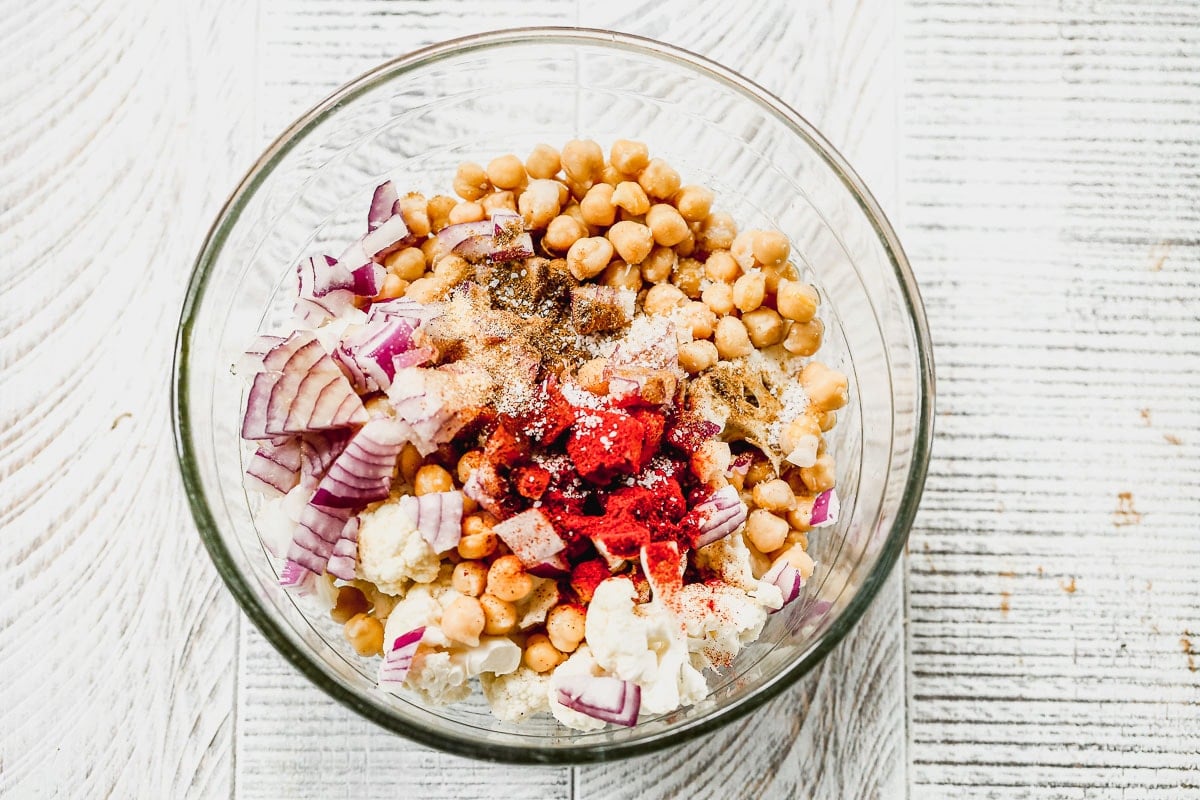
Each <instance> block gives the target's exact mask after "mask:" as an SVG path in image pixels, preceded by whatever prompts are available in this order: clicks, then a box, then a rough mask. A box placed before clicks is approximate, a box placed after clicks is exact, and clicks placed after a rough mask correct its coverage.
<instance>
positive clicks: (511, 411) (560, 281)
mask: <svg viewBox="0 0 1200 800" xmlns="http://www.w3.org/2000/svg"><path fill="white" fill-rule="evenodd" d="M452 186H453V191H454V193H455V195H456V196H451V195H441V194H439V195H435V196H432V197H426V196H425V195H423V194H420V193H417V192H409V193H407V194H403V195H401V194H400V191H399V190H398V189H397V188H396V186H395V185H394V184H393V183H392V182H391V181H385V182H384V183H382V184H380V185H379V186H378V187H376V189H375V191H374V193H373V196H372V198H371V202H370V204H369V207H368V209H367V219H366V226H365V232H364V233H363V234H362V236H361V237H359V238H358V239H357V240H355V241H354V242H352V243H350V244H349V245H348V246H347V247H346V249H345V251H344V252H342V253H341V254H340V255H338V256H337V257H336V258H335V257H333V256H330V255H326V254H320V255H315V256H311V257H306V258H304V259H303V260H302V261H301V262H300V263H299V264H298V265H297V266H296V269H295V281H296V283H295V285H296V289H297V295H296V301H295V319H294V322H293V324H292V326H291V327H290V328H289V329H288V330H284V331H278V332H273V333H270V334H264V335H261V336H259V337H258V338H257V339H256V340H255V341H254V342H253V343H252V344H251V346H250V347H249V348H248V351H247V353H246V356H245V358H244V359H243V360H242V361H241V362H240V363H239V364H238V365H237V367H236V369H237V370H238V371H239V373H240V374H244V375H245V376H246V378H247V382H248V387H249V388H248V391H247V395H246V405H245V414H244V418H243V422H242V437H243V439H244V440H245V441H246V443H247V444H246V451H245V455H246V485H247V487H248V488H250V489H252V490H254V491H256V492H258V493H260V494H261V495H262V496H263V499H262V501H261V502H260V503H259V505H258V508H257V511H256V514H255V522H256V525H257V526H258V529H259V533H260V535H261V536H262V539H263V541H264V543H265V544H266V545H267V547H268V549H269V550H270V551H271V553H272V554H273V555H274V556H275V558H277V559H278V572H279V576H280V584H281V585H282V586H283V587H284V588H285V589H286V590H287V591H290V592H294V593H296V594H297V595H302V596H307V597H309V598H310V599H315V601H316V602H318V603H321V604H323V605H324V606H325V607H326V608H327V610H328V613H329V614H330V615H331V616H332V618H333V619H334V620H335V621H336V622H338V623H340V624H341V625H343V627H344V633H345V638H346V640H347V642H348V644H349V645H350V646H351V647H352V648H353V649H354V650H355V651H356V652H357V653H358V654H359V655H360V656H362V657H364V658H374V659H377V661H378V675H379V678H378V683H379V688H380V690H382V691H385V692H392V693H395V694H399V695H402V696H409V697H415V698H417V699H419V700H420V701H422V702H425V703H429V704H447V703H456V702H460V701H463V700H465V699H466V698H467V697H469V696H470V694H471V693H472V691H473V690H474V687H475V685H476V684H477V685H478V686H479V688H480V689H481V690H482V693H483V695H484V697H486V699H487V700H488V702H489V703H490V705H491V708H492V711H493V712H494V713H495V715H496V716H497V717H498V718H499V719H501V720H503V721H506V722H510V723H520V722H522V721H523V720H526V719H528V718H530V717H531V716H533V715H536V714H546V713H548V714H552V715H553V716H554V717H555V718H556V719H557V720H558V721H559V722H561V723H562V724H563V725H565V726H567V727H570V728H574V729H577V730H592V729H598V728H603V727H605V726H607V725H618V726H632V725H636V724H637V723H638V721H639V720H640V719H646V718H648V717H650V716H654V715H658V714H664V713H667V712H670V711H673V710H675V709H677V708H680V707H683V706H687V705H691V704H694V703H697V702H699V701H700V700H703V699H704V698H705V697H706V696H707V694H708V681H709V680H710V679H711V678H712V677H713V676H715V675H717V674H719V673H721V672H722V671H727V670H730V669H735V668H736V666H735V660H736V659H737V657H738V655H739V653H741V651H742V650H743V649H744V648H745V647H746V646H748V645H749V644H751V643H752V642H754V641H755V640H756V639H757V638H758V637H759V635H760V634H761V632H762V630H763V628H764V626H765V625H766V624H767V621H768V619H769V617H770V615H771V614H774V613H776V612H778V611H780V610H781V609H783V608H784V607H786V606H787V605H788V604H790V603H793V602H795V601H796V600H797V598H799V597H801V596H802V594H803V589H804V586H805V582H806V581H807V580H808V579H809V578H810V577H811V576H812V574H813V571H814V569H815V564H814V562H813V560H812V559H811V558H810V557H809V555H808V552H807V551H808V544H809V537H810V535H819V534H815V533H814V530H815V529H820V528H823V527H826V526H830V525H833V524H835V523H836V521H837V518H838V512H839V499H838V496H837V493H836V491H835V487H834V484H835V464H834V460H833V456H832V454H831V453H830V451H829V449H828V447H827V436H828V435H829V433H830V432H831V431H832V430H833V429H834V426H835V424H836V422H837V416H836V412H837V410H838V409H839V408H841V407H843V406H844V405H845V404H846V403H847V401H848V393H847V380H846V377H845V376H844V375H843V374H842V373H840V372H838V371H837V370H835V369H832V368H830V367H828V366H826V365H825V364H823V363H822V362H821V361H819V360H817V359H816V358H815V355H816V354H817V352H818V350H819V348H820V346H821V340H822V337H823V333H824V326H823V324H822V322H821V319H820V315H819V311H820V295H819V293H818V291H817V290H816V289H815V288H814V287H813V286H812V285H811V284H810V283H808V282H807V281H805V280H803V279H802V277H801V275H800V272H799V271H798V270H797V268H796V267H795V266H794V264H793V263H792V262H791V261H790V260H789V258H790V256H791V246H790V243H789V242H788V240H787V238H786V237H785V236H784V235H783V234H782V233H780V232H777V231H768V230H745V231H741V232H739V231H738V228H737V225H736V224H735V222H734V220H733V219H732V218H731V217H730V216H729V215H728V214H725V213H723V212H721V211H717V210H714V208H713V205H714V200H715V198H714V195H713V193H712V192H711V191H709V190H708V189H706V188H704V187H702V186H698V185H683V184H682V180H681V177H680V175H679V174H678V173H677V172H676V171H675V170H674V169H673V168H672V167H671V166H669V165H668V164H666V163H665V162H664V161H662V160H661V159H658V158H654V159H651V158H650V155H649V152H648V149H647V148H646V146H645V145H644V144H641V143H639V142H634V141H627V140H619V141H616V142H614V143H613V144H612V147H611V150H610V151H609V153H608V154H607V156H606V154H605V153H604V151H603V150H602V149H601V147H600V145H598V144H597V143H596V142H593V141H586V140H574V141H570V142H567V143H566V144H565V145H564V147H563V148H562V150H561V151H559V150H556V149H554V148H552V147H550V146H548V145H538V146H537V147H536V148H534V150H533V152H532V153H530V155H529V156H528V157H527V158H526V159H524V160H522V159H520V158H518V157H517V156H514V155H502V156H499V157H497V158H495V159H493V160H492V161H491V162H490V163H489V164H488V165H487V166H486V168H485V167H483V166H481V165H479V164H474V163H464V164H462V165H460V166H459V168H458V170H457V172H456V173H455V175H454V176H453V181H452Z"/></svg>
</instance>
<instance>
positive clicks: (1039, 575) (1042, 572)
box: [1038, 567, 1046, 578]
mask: <svg viewBox="0 0 1200 800" xmlns="http://www.w3.org/2000/svg"><path fill="white" fill-rule="evenodd" d="M1045 574H1046V570H1045V569H1044V568H1043V567H1038V577H1039V578H1041V577H1043V576H1044V575H1045Z"/></svg>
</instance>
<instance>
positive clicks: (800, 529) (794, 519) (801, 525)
mask: <svg viewBox="0 0 1200 800" xmlns="http://www.w3.org/2000/svg"><path fill="white" fill-rule="evenodd" d="M792 475H795V476H796V481H797V482H798V483H799V484H800V485H799V489H800V491H801V492H803V493H807V492H808V487H807V486H805V485H804V481H801V480H800V470H798V469H797V470H793V471H792V472H789V473H788V476H789V480H788V483H789V484H791V482H792V481H791V476H792ZM812 505H813V498H812V497H800V496H797V497H796V507H795V508H793V509H792V510H791V511H789V512H787V521H788V524H789V525H791V526H792V532H791V533H789V534H788V538H789V539H791V538H794V537H796V536H798V535H802V534H803V533H804V532H805V531H810V530H812V524H811V523H812ZM805 543H806V546H807V536H806V537H805Z"/></svg>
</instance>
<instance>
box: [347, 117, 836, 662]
mask: <svg viewBox="0 0 1200 800" xmlns="http://www.w3.org/2000/svg"><path fill="white" fill-rule="evenodd" d="M453 186H454V192H455V194H456V195H457V197H452V196H449V195H437V196H434V197H431V198H428V199H427V198H426V197H424V196H423V195H421V194H418V193H410V194H408V195H405V196H404V197H402V198H401V199H400V213H401V215H402V216H403V218H404V220H405V222H406V224H407V225H408V228H409V230H410V231H411V232H412V233H414V234H416V235H417V237H418V238H422V237H427V238H424V241H423V243H422V244H421V245H419V246H414V247H409V248H406V249H403V250H400V251H398V252H396V253H393V254H391V255H390V256H388V257H387V258H386V259H385V266H386V267H387V270H388V274H387V277H386V279H385V281H384V284H383V287H382V290H381V291H380V294H379V296H378V299H390V298H395V297H400V296H407V297H410V298H413V299H415V300H417V301H419V302H429V301H433V300H437V299H441V298H442V297H444V296H445V294H446V293H447V292H448V291H449V290H450V289H451V288H452V287H453V286H454V285H455V284H456V283H458V282H459V281H460V280H462V278H463V276H464V275H465V274H466V264H465V262H464V261H463V260H462V259H461V258H459V257H457V256H453V255H447V254H444V253H441V252H440V251H439V249H438V246H437V239H436V237H435V236H434V235H435V234H437V233H438V232H439V231H440V230H442V229H443V228H445V227H446V226H448V225H453V224H457V223H462V222H477V221H482V220H484V219H487V218H489V216H490V214H491V213H492V212H493V211H497V210H501V209H503V210H508V211H513V212H517V213H519V214H520V215H521V216H522V218H523V219H524V223H525V227H526V229H527V230H529V231H531V232H532V233H533V234H534V238H535V239H537V240H538V241H539V244H540V248H541V249H542V251H544V252H546V253H548V254H550V255H551V256H553V257H556V258H560V259H562V260H563V262H564V265H565V267H566V269H568V270H569V271H570V273H571V274H572V275H573V276H574V277H575V278H576V279H577V280H579V281H587V280H592V281H595V282H596V283H599V284H601V285H604V286H609V287H614V288H619V289H627V290H630V291H633V292H636V293H637V294H638V300H639V305H640V307H641V308H642V310H643V312H644V313H646V314H648V315H652V316H669V317H671V319H672V320H673V321H674V322H675V323H676V324H677V325H679V326H681V328H682V329H683V331H684V333H683V334H682V336H681V341H680V344H679V364H680V366H681V367H682V368H683V369H684V370H686V371H687V372H688V373H689V374H691V375H698V374H700V373H702V372H704V371H705V370H707V369H709V368H711V367H713V366H715V365H716V364H717V363H718V361H721V360H730V359H737V358H742V357H745V356H748V355H750V354H751V352H752V351H753V350H754V349H756V348H757V349H760V350H761V349H766V348H773V347H776V346H780V347H782V350H783V351H785V353H786V354H790V355H792V356H801V357H808V356H812V355H813V354H815V353H816V352H817V350H818V349H819V348H820V346H821V340H822V337H823V335H824V326H823V325H822V323H821V320H820V319H818V318H817V316H816V314H817V309H818V305H819V303H820V298H819V296H818V294H817V291H816V289H815V288H813V287H812V286H811V285H809V284H808V283H805V282H804V281H801V280H800V279H799V273H798V271H797V269H796V268H795V266H794V265H793V264H792V263H791V262H790V261H789V260H788V259H789V256H790V255H791V247H790V245H789V243H788V240H787V238H786V237H785V236H784V235H783V234H782V233H780V232H778V231H769V230H746V231H741V232H739V231H738V227H737V224H736V223H735V222H734V220H733V218H732V217H731V216H730V215H729V214H727V213H724V212H720V211H714V210H713V208H712V206H713V200H714V196H713V193H712V192H711V191H710V190H708V189H706V188H705V187H703V186H697V185H685V184H683V182H682V179H681V177H680V175H679V173H678V172H677V171H676V170H675V169H673V168H672V167H671V166H670V165H669V164H667V163H666V162H665V161H663V160H662V159H660V158H651V157H650V153H649V150H648V148H647V146H646V145H645V144H643V143H641V142H635V141H629V140H624V139H621V140H617V141H616V142H614V143H613V145H612V148H611V149H610V150H609V153H608V158H607V159H605V154H604V151H603V149H602V148H601V147H600V145H599V144H598V143H596V142H594V141H591V140H572V141H569V142H567V143H566V144H565V145H564V146H563V148H562V150H561V151H559V150H556V149H555V148H553V147H550V146H549V145H545V144H539V145H537V146H536V147H534V148H533V150H532V152H531V153H530V154H529V155H528V157H526V158H525V160H524V161H522V160H521V159H520V158H519V157H517V156H515V155H511V154H510V155H503V156H500V157H498V158H495V159H492V161H490V162H489V163H488V164H487V166H486V167H484V166H482V165H480V164H476V163H472V162H465V163H463V164H460V165H459V167H458V169H457V171H456V173H455V175H454V183H453ZM604 367H605V361H604V359H593V360H592V361H589V362H587V363H585V364H583V365H582V366H581V367H579V368H578V370H577V371H576V379H577V380H578V382H579V383H580V384H581V385H582V386H583V387H584V388H586V389H589V390H591V391H596V392H600V393H603V392H605V391H607V386H606V382H605V380H604V377H603V376H604V372H605V370H604ZM799 381H800V383H801V384H802V385H803V387H804V390H805V392H806V394H807V396H808V398H809V405H808V408H807V409H806V410H805V412H804V413H802V414H801V415H800V416H798V417H797V418H796V419H794V420H791V421H789V422H788V424H787V425H786V426H785V428H784V430H783V431H782V433H781V437H780V438H781V442H780V444H781V449H782V451H783V452H784V453H785V454H786V453H788V452H790V451H791V450H792V448H794V447H795V446H796V445H797V444H799V443H800V442H801V441H803V440H804V439H805V437H810V436H811V437H816V439H817V440H818V442H819V446H818V450H817V457H816V462H815V463H814V464H813V465H811V466H807V467H794V466H792V465H790V464H788V463H787V462H786V461H785V462H783V465H782V467H781V469H780V470H776V469H775V468H774V467H773V466H772V465H771V463H770V462H769V461H768V460H766V459H765V458H760V459H758V460H756V461H754V462H753V463H752V464H751V466H750V468H749V471H748V472H747V473H745V474H744V475H741V474H737V473H735V474H734V477H733V478H732V479H731V481H730V482H731V483H733V484H734V485H735V486H736V487H737V488H738V490H739V491H740V492H741V493H742V498H743V500H744V501H745V502H746V503H747V505H748V506H749V508H750V509H751V510H750V513H749V517H748V519H747V522H746V526H745V538H746V540H747V542H748V544H749V546H750V548H751V552H752V554H753V555H754V557H755V558H756V559H757V561H758V566H759V567H760V568H762V569H765V566H764V565H765V564H767V563H769V562H770V561H774V560H775V559H777V558H780V557H786V558H787V559H788V561H789V562H790V563H791V564H792V565H793V566H795V567H796V568H797V569H799V570H800V572H801V573H802V574H803V575H804V576H805V578H807V577H808V576H809V575H811V573H812V570H813V561H812V559H811V558H810V557H809V556H808V555H807V553H806V552H805V550H806V549H807V544H808V538H807V537H808V531H809V530H810V529H811V526H810V517H811V513H812V504H813V501H814V499H815V498H816V496H817V495H818V494H820V493H821V492H823V491H825V490H827V489H831V488H833V485H834V461H833V457H832V455H831V454H830V453H828V452H827V450H826V447H825V441H824V437H823V434H824V433H826V432H827V431H829V430H830V429H831V428H832V427H833V426H834V424H835V423H836V421H837V417H836V413H835V412H836V411H837V409H839V408H841V407H842V406H844V405H845V404H846V402H847V381H846V376H845V375H843V374H842V373H840V372H838V371H836V370H833V369H831V368H829V367H827V366H825V365H824V364H822V363H820V362H817V361H810V362H809V363H807V364H806V365H805V366H804V368H803V369H802V370H801V372H800V375H799ZM480 458H481V454H480V453H479V452H478V451H472V452H469V453H467V454H465V455H464V456H463V457H462V459H461V460H460V461H459V463H458V466H457V470H456V471H457V478H458V483H459V485H461V483H463V482H465V481H466V479H467V477H468V475H469V474H470V471H471V469H472V468H473V467H475V466H477V465H478V461H479V459H480ZM400 471H401V474H402V476H403V477H404V478H405V480H406V481H409V482H410V483H411V484H412V486H413V488H414V493H415V494H418V495H420V494H424V493H427V492H438V491H451V490H453V489H454V488H455V480H454V479H455V477H456V476H452V475H451V474H450V472H449V471H448V470H446V469H444V468H442V467H441V466H438V465H436V464H427V463H424V462H423V460H422V459H421V457H420V455H419V454H418V453H417V452H416V450H415V449H413V448H412V447H411V446H410V447H408V448H406V449H405V451H404V452H403V453H402V455H401V464H400ZM464 502H465V503H466V504H467V510H468V512H469V513H467V514H466V515H465V516H464V519H463V523H462V534H463V535H462V540H461V542H460V543H459V545H458V549H457V552H455V553H452V554H451V555H452V559H453V560H454V561H456V563H455V566H454V572H453V578H452V582H453V586H454V588H455V589H456V590H458V591H459V592H460V593H461V594H462V596H461V597H459V598H458V599H456V600H455V601H454V603H453V604H452V605H451V606H449V607H448V608H447V609H446V610H445V613H444V616H443V619H442V629H443V631H444V632H445V634H446V636H448V637H449V638H450V639H452V640H454V641H456V642H461V643H463V644H466V645H474V644H477V643H478V641H479V636H480V635H481V634H489V635H501V634H510V635H514V638H516V639H518V640H520V639H521V638H522V637H523V639H524V662H525V663H526V664H527V665H528V666H529V667H530V668H532V669H534V670H536V671H538V672H545V671H548V670H550V669H553V668H554V667H555V666H557V664H559V663H560V662H561V661H562V660H564V659H565V658H566V656H567V654H569V653H571V652H573V651H574V650H575V649H576V648H577V647H578V646H579V644H580V642H581V641H582V640H583V635H584V612H583V610H582V609H580V608H579V607H578V606H575V605H569V604H563V605H557V606H554V607H553V608H552V609H550V611H549V614H548V615H547V618H546V622H545V626H544V633H543V632H536V633H531V634H528V635H523V634H519V633H518V632H517V610H516V603H518V602H520V601H521V600H523V599H524V598H526V597H527V596H528V595H529V594H530V592H531V591H532V590H533V586H534V581H533V579H532V577H531V576H530V575H529V574H527V573H526V572H525V571H524V569H523V567H522V565H521V562H520V560H519V559H517V558H516V557H515V556H513V555H511V554H509V553H508V552H507V549H506V548H505V547H504V544H503V543H502V542H500V541H499V539H498V537H497V536H496V534H495V533H494V532H493V531H492V526H493V525H494V524H495V523H496V519H495V518H494V517H492V516H491V515H490V514H488V513H487V512H483V511H479V510H478V509H477V508H476V507H475V506H474V503H473V501H471V500H470V499H469V498H465V499H464ZM369 609H370V601H369V600H368V598H367V597H366V596H365V595H364V594H363V592H362V591H360V590H359V589H357V588H355V587H353V586H347V587H342V588H341V589H340V591H339V594H338V600H337V605H336V606H335V607H334V609H333V615H334V618H335V619H338V620H339V621H343V622H345V630H346V637H347V639H348V640H349V641H350V642H351V643H352V644H353V645H354V647H355V648H356V650H358V652H359V653H362V654H364V655H369V654H371V653H376V652H378V651H379V648H380V646H381V644H382V640H383V628H382V624H381V623H380V621H379V620H378V619H376V618H375V617H374V616H372V615H371V614H370V613H369Z"/></svg>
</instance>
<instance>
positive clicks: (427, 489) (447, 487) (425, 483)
mask: <svg viewBox="0 0 1200 800" xmlns="http://www.w3.org/2000/svg"><path fill="white" fill-rule="evenodd" d="M453 490H454V479H453V478H451V477H450V473H449V472H447V471H446V470H445V468H443V467H439V466H438V465H437V464H426V465H425V466H423V467H421V468H420V469H419V470H417V474H416V477H414V478H413V494H415V495H417V496H420V495H423V494H433V493H435V492H450V491H453Z"/></svg>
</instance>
